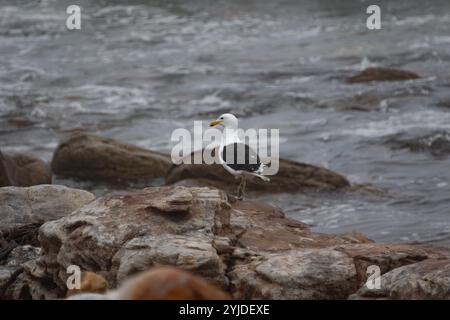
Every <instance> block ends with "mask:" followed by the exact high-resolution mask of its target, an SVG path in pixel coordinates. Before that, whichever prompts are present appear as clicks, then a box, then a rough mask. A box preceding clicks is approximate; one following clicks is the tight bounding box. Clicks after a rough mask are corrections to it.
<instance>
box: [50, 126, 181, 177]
mask: <svg viewBox="0 0 450 320" xmlns="http://www.w3.org/2000/svg"><path fill="white" fill-rule="evenodd" d="M171 164H172V163H171V160H170V157H169V156H168V155H165V154H162V153H159V152H156V151H150V150H146V149H142V148H139V147H136V146H133V145H130V144H126V143H124V142H121V141H118V140H114V139H111V138H105V137H100V136H97V135H94V134H87V133H80V132H75V133H73V134H71V135H70V136H69V137H68V138H66V139H65V140H63V141H62V142H61V144H60V145H59V146H58V148H57V149H56V151H55V153H54V155H53V160H52V164H51V167H52V171H53V172H54V173H56V174H58V175H61V176H65V177H74V178H80V179H88V180H105V181H120V180H139V179H150V178H156V177H163V176H164V175H165V174H166V172H167V170H168V169H169V168H170V166H171Z"/></svg>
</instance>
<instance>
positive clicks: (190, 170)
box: [166, 153, 350, 193]
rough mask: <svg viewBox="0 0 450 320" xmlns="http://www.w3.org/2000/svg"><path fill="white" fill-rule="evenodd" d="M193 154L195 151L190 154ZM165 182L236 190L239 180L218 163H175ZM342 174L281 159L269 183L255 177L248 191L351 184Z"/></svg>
mask: <svg viewBox="0 0 450 320" xmlns="http://www.w3.org/2000/svg"><path fill="white" fill-rule="evenodd" d="M191 157H194V153H193V154H192V155H191ZM166 184H168V185H172V184H176V185H181V186H204V187H216V188H219V189H222V190H225V191H228V192H235V191H236V189H237V186H238V184H239V180H237V179H235V178H234V177H233V176H232V175H231V174H230V173H228V172H227V171H226V170H225V169H224V168H223V167H222V165H219V164H212V165H207V164H195V165H193V164H180V165H173V166H172V167H171V168H170V170H169V172H168V173H167V175H166ZM349 185H350V183H349V182H348V181H347V179H345V178H344V177H343V176H341V175H339V174H337V173H335V172H333V171H330V170H327V169H325V168H321V167H318V166H313V165H309V164H304V163H299V162H295V161H291V160H286V159H280V161H279V171H278V173H277V174H276V175H272V176H270V182H265V181H262V180H261V179H258V178H254V179H251V180H249V181H248V182H247V189H246V190H247V191H248V192H252V191H254V192H271V193H272V192H294V191H300V190H305V189H322V190H323V189H326V190H336V189H343V188H345V187H348V186H349Z"/></svg>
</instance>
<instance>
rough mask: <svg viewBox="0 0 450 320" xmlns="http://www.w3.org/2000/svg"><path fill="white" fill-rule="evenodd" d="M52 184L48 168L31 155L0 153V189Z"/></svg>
mask: <svg viewBox="0 0 450 320" xmlns="http://www.w3.org/2000/svg"><path fill="white" fill-rule="evenodd" d="M50 183H52V175H51V172H50V168H49V166H48V165H47V164H46V163H45V162H44V161H43V160H41V159H39V158H36V157H34V156H32V155H28V154H23V153H16V154H6V153H2V152H0V187H6V186H18V187H28V186H34V185H38V184H50Z"/></svg>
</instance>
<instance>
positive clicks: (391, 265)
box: [337, 243, 447, 285]
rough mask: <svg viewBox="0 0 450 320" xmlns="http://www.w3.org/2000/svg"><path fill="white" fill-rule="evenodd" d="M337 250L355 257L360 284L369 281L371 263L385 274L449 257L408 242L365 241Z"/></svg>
mask: <svg viewBox="0 0 450 320" xmlns="http://www.w3.org/2000/svg"><path fill="white" fill-rule="evenodd" d="M337 250H339V251H342V252H345V253H346V254H348V255H349V256H350V257H352V258H353V260H354V263H355V267H356V271H357V274H358V280H359V283H360V285H362V284H363V283H365V282H366V281H367V278H368V273H367V270H368V267H369V266H371V265H375V266H378V267H379V268H380V271H381V274H384V273H386V272H389V271H390V270H393V269H395V268H399V267H402V266H404V265H408V264H412V263H416V262H419V261H422V260H425V259H438V258H440V259H446V258H447V257H446V256H445V255H444V254H442V253H440V252H439V251H438V250H437V249H434V248H431V247H430V248H423V247H420V246H417V245H408V244H379V243H363V244H352V245H343V246H339V247H337Z"/></svg>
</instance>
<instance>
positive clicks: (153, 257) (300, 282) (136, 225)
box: [10, 186, 449, 299]
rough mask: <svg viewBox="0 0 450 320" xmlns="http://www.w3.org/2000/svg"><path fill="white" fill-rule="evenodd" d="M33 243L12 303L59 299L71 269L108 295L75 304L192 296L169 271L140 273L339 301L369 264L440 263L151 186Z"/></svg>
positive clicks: (427, 255)
mask: <svg viewBox="0 0 450 320" xmlns="http://www.w3.org/2000/svg"><path fill="white" fill-rule="evenodd" d="M39 240H40V243H41V245H42V255H40V256H39V257H38V258H36V259H33V260H31V261H28V262H26V263H25V264H24V270H23V272H22V273H21V274H20V275H19V276H18V277H17V279H16V280H15V281H14V283H13V284H12V285H11V286H10V287H11V288H12V291H13V293H12V296H15V297H19V296H20V297H28V298H33V299H42V298H51V297H60V298H62V297H65V296H66V291H67V287H66V281H67V278H68V274H67V272H66V270H67V267H68V266H69V265H77V266H79V267H80V269H81V270H82V271H83V272H94V273H95V274H96V275H98V276H100V277H103V278H104V279H105V281H106V282H107V283H108V287H109V288H111V291H108V293H107V294H106V295H105V296H99V295H93V294H92V293H89V294H84V295H82V296H79V295H78V297H77V298H76V299H78V298H79V299H103V298H104V299H110V298H127V299H129V298H130V296H129V295H123V292H129V293H130V292H138V293H136V297H142V298H144V297H145V298H149V299H150V297H152V298H153V297H154V295H156V296H157V297H158V299H163V298H164V297H165V296H164V295H162V293H161V292H162V291H161V290H163V288H164V286H165V285H166V283H169V282H170V283H173V285H174V286H176V287H179V289H180V290H179V291H178V289H177V291H176V292H177V294H175V293H174V294H173V295H172V294H168V295H167V297H169V296H170V297H175V296H176V297H178V294H179V295H180V297H181V296H184V295H187V296H189V298H191V297H192V295H194V296H196V295H197V294H195V293H194V292H197V289H194V288H195V287H196V285H194V284H193V283H195V282H196V281H193V282H192V283H191V282H189V283H190V284H186V285H184V286H183V285H180V281H181V280H180V279H182V278H183V277H184V276H183V273H180V272H179V271H177V272H175V273H173V272H172V271H171V270H172V269H166V270H169V271H164V272H161V273H160V274H159V275H157V273H156V271H155V273H152V272H150V271H148V270H153V268H155V267H160V266H166V267H167V266H173V267H176V268H177V269H182V270H185V271H188V272H190V273H192V274H194V275H196V276H199V277H201V278H203V279H204V280H205V281H206V282H208V283H210V284H212V285H214V286H217V287H219V288H220V289H222V290H224V291H225V292H227V293H229V294H230V295H231V296H232V297H233V298H245V299H269V298H270V299H346V298H347V297H349V296H351V295H354V293H355V292H356V291H357V290H358V288H361V286H362V284H363V283H364V281H366V276H367V275H366V273H365V272H366V269H367V266H368V265H372V264H376V265H379V266H380V269H381V271H382V273H384V275H386V274H389V273H390V272H393V271H395V270H399V269H401V268H404V267H407V266H409V265H416V264H417V263H422V262H425V261H431V260H432V261H437V260H439V259H441V260H439V261H449V259H448V258H449V252H448V251H446V250H442V249H439V250H435V249H434V248H432V247H427V246H423V245H420V246H419V245H417V246H416V245H384V244H376V243H374V242H373V241H371V240H369V239H367V238H366V237H365V236H364V235H361V234H359V233H357V232H352V233H349V234H344V235H332V234H320V233H316V232H312V231H311V230H309V229H308V227H307V226H306V225H305V224H303V223H301V222H298V221H295V220H292V219H288V218H286V217H285V216H284V214H283V212H282V211H281V210H279V209H278V208H276V207H273V206H271V205H268V204H264V203H261V202H252V201H235V200H233V198H228V197H227V195H226V193H225V192H223V191H220V190H218V189H212V188H205V187H181V186H166V187H158V188H156V187H154V188H146V189H143V190H140V191H133V192H129V193H125V194H116V195H110V196H105V197H101V198H97V199H96V200H94V201H92V202H90V203H88V204H87V205H85V206H83V207H80V208H78V209H77V210H75V211H74V212H72V213H71V214H70V215H67V216H64V217H62V218H61V219H59V220H54V221H50V222H47V223H45V224H43V225H42V226H41V228H40V229H39ZM442 270H445V268H443V269H442ZM147 271H148V273H147V276H142V278H139V279H141V280H139V281H137V282H134V283H135V287H136V288H138V289H136V290H137V291H135V290H134V289H133V290H131V289H128V291H127V290H125V291H123V290H121V289H120V288H129V286H128V285H127V283H129V282H128V279H129V278H130V277H135V275H136V274H138V273H141V272H147ZM384 275H383V276H384ZM138 277H139V276H138ZM147 277H148V278H147ZM135 279H138V278H135ZM142 279H144V280H142ZM145 279H155V280H145ZM157 279H159V280H161V281H159V280H157ZM188 279H189V277H188ZM130 281H131V280H130ZM141 284H142V286H141ZM191 284H192V286H191ZM124 286H125V287H124ZM199 286H200V287H202V286H201V285H199ZM27 288H28V289H27ZM114 288H119V289H114ZM199 290H200V291H201V292H202V293H205V292H207V291H208V290H207V289H206V288H204V289H199ZM112 292H115V293H116V294H118V293H117V292H122V295H116V296H114V297H113V296H111V295H110V293H112ZM207 296H208V298H212V296H211V295H209V294H208V295H207ZM196 297H198V295H197V296H196ZM439 297H440V296H439ZM130 299H131V298H130Z"/></svg>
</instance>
